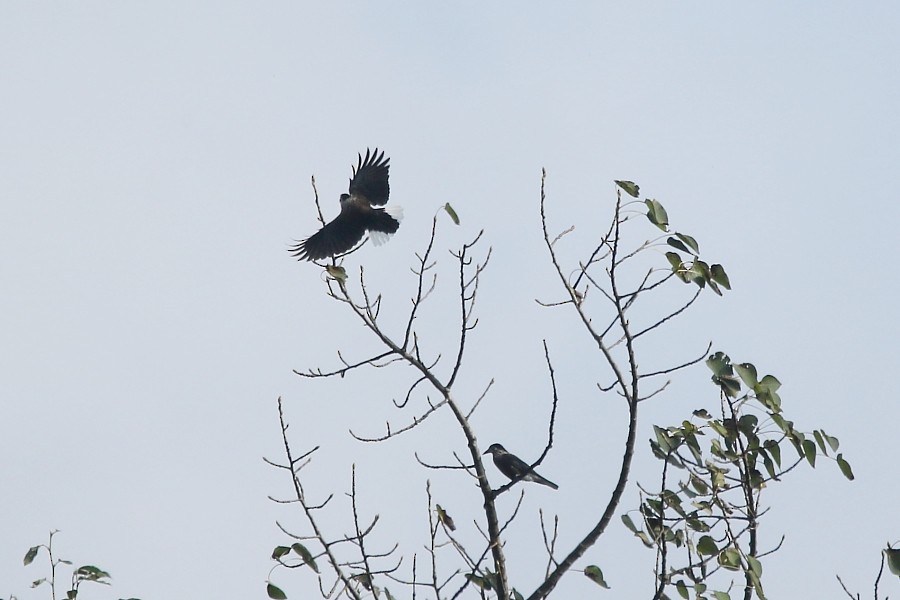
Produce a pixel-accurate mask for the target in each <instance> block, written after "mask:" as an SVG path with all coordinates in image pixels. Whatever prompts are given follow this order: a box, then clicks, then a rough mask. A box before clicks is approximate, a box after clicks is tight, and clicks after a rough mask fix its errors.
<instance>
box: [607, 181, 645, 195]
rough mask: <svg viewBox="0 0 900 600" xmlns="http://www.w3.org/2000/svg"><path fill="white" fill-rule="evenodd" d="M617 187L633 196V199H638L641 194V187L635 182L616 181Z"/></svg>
mask: <svg viewBox="0 0 900 600" xmlns="http://www.w3.org/2000/svg"><path fill="white" fill-rule="evenodd" d="M614 181H615V182H616V185H617V186H619V187H620V188H622V189H623V190H625V193H626V194H628V195H629V196H631V197H632V198H637V197H638V196H639V195H640V192H641V186H639V185H638V184H636V183H635V182H633V181H620V180H618V179H616V180H614Z"/></svg>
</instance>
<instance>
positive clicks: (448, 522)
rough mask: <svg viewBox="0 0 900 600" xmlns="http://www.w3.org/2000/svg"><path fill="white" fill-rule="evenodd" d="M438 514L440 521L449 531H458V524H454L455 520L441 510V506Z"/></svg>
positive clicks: (438, 506)
mask: <svg viewBox="0 0 900 600" xmlns="http://www.w3.org/2000/svg"><path fill="white" fill-rule="evenodd" d="M437 514H438V520H440V522H441V523H443V524H444V526H445V527H446V528H447V529H449V530H450V531H456V524H455V523H454V522H453V519H452V518H451V517H450V515H448V514H447V511H445V510H444V509H443V508H441V505H440V504H438V505H437Z"/></svg>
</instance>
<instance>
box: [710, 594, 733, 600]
mask: <svg viewBox="0 0 900 600" xmlns="http://www.w3.org/2000/svg"><path fill="white" fill-rule="evenodd" d="M712 594H713V597H714V598H715V599H716V600H731V596H729V595H728V592H713V593H712Z"/></svg>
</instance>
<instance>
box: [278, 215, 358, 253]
mask: <svg viewBox="0 0 900 600" xmlns="http://www.w3.org/2000/svg"><path fill="white" fill-rule="evenodd" d="M366 225H367V219H366V217H365V215H364V214H361V213H359V212H357V211H348V210H342V211H341V214H339V215H338V216H337V217H335V219H334V220H333V221H331V222H330V223H328V224H327V225H325V226H324V227H322V229H320V230H319V231H317V232H316V233H314V234H313V235H311V236H309V237H308V238H307V239H305V240H304V241H302V242H300V243H298V244H297V245H296V246H292V247H291V248H288V251H289V252H290V253H291V255H292V256H296V257H297V259H298V260H322V259H323V258H328V257H329V256H334V255H336V254H343V253H344V252H347V251H348V250H350V249H352V248H353V246H355V245H356V244H357V243H359V240H361V239H362V237H363V235H364V234H365V233H366Z"/></svg>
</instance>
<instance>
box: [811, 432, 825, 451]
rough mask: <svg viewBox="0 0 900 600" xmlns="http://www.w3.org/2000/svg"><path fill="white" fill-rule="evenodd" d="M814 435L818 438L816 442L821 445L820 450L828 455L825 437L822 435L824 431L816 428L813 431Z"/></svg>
mask: <svg viewBox="0 0 900 600" xmlns="http://www.w3.org/2000/svg"><path fill="white" fill-rule="evenodd" d="M813 437H814V438H816V444H818V445H819V450H821V451H822V454H824V455H826V456H827V455H828V451H827V450H825V438H823V437H822V432H821V431H819V430H818V429H816V430H815V431H813Z"/></svg>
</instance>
